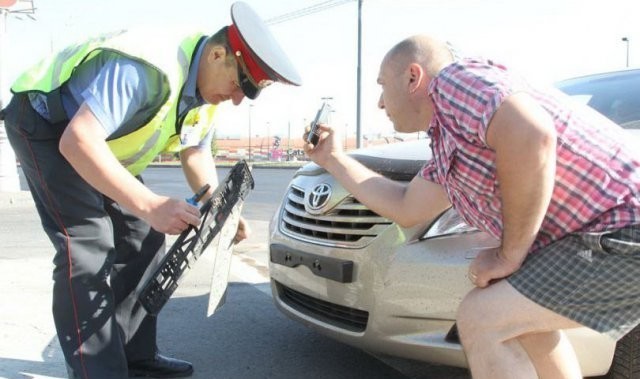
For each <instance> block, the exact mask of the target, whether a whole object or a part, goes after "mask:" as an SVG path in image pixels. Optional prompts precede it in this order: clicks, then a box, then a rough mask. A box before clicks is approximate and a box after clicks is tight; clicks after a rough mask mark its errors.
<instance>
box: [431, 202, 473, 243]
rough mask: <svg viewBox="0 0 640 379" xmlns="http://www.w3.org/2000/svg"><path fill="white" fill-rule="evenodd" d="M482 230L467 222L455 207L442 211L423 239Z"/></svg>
mask: <svg viewBox="0 0 640 379" xmlns="http://www.w3.org/2000/svg"><path fill="white" fill-rule="evenodd" d="M479 231H480V230H479V229H477V228H474V227H473V226H470V225H469V224H467V223H466V222H465V221H464V220H463V219H462V217H460V215H459V214H458V212H456V211H455V210H454V209H453V207H451V208H449V209H447V210H446V211H444V212H442V213H441V214H440V215H439V216H438V217H436V219H435V221H433V222H432V223H431V225H429V227H428V228H427V230H426V232H425V233H424V234H423V235H422V237H420V239H421V240H425V239H429V238H438V237H446V236H451V235H456V234H465V233H476V232H479Z"/></svg>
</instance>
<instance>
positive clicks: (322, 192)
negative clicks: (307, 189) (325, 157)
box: [307, 183, 331, 211]
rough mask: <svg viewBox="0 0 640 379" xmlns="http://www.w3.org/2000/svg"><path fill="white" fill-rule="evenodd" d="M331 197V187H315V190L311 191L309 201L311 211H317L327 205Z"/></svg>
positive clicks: (326, 185) (319, 185) (322, 185)
mask: <svg viewBox="0 0 640 379" xmlns="http://www.w3.org/2000/svg"><path fill="white" fill-rule="evenodd" d="M330 197H331V186H330V185H328V184H327V183H321V184H318V185H317V186H315V187H313V190H311V195H310V196H309V199H308V200H307V205H308V206H309V209H312V210H314V211H317V210H319V209H320V208H322V207H324V206H325V205H327V203H328V202H329V198H330Z"/></svg>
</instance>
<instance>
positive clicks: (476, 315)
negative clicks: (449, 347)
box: [456, 289, 487, 346]
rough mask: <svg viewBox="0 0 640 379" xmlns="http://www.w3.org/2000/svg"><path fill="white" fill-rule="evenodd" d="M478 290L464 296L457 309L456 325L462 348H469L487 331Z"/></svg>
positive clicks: (485, 318) (484, 313)
mask: <svg viewBox="0 0 640 379" xmlns="http://www.w3.org/2000/svg"><path fill="white" fill-rule="evenodd" d="M479 291H480V290H478V289H474V290H472V291H471V292H469V293H468V294H467V296H465V298H464V299H463V300H462V302H461V303H460V307H458V313H457V315H456V324H457V326H458V334H459V335H460V341H461V342H462V344H463V345H464V346H469V345H470V344H471V343H472V342H473V341H477V339H478V338H479V337H480V336H481V334H482V333H483V332H486V331H487V325H486V322H487V317H486V312H485V311H484V310H483V309H482V307H483V304H482V302H481V301H480V299H479V298H480V296H479V294H478V292H479Z"/></svg>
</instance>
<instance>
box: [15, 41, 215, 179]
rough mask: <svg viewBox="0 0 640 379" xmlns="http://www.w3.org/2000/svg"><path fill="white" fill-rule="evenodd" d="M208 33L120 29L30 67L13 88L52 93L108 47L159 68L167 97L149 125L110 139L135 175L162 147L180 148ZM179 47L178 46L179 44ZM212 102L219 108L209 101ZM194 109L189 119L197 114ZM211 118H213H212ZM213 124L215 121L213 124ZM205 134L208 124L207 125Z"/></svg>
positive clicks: (160, 92)
mask: <svg viewBox="0 0 640 379" xmlns="http://www.w3.org/2000/svg"><path fill="white" fill-rule="evenodd" d="M203 36H204V34H203V33H192V34H190V35H187V36H186V37H185V35H184V34H181V33H177V32H175V31H172V30H167V29H165V30H164V31H160V32H158V31H150V30H149V31H142V30H139V31H135V32H127V31H120V32H116V33H111V34H105V35H102V36H100V37H97V38H93V39H90V40H88V41H86V42H84V43H81V44H76V45H72V46H69V47H67V48H66V49H64V50H62V51H60V52H58V53H57V54H54V55H52V56H51V57H49V58H46V59H44V60H43V61H41V62H40V63H38V64H37V65H36V66H35V67H32V68H31V69H30V70H27V71H26V72H24V73H23V74H22V75H21V76H20V77H19V78H18V79H17V80H16V81H15V83H14V84H13V86H12V87H11V92H13V93H15V94H18V93H27V92H40V93H45V94H50V93H51V92H53V91H58V90H59V88H60V86H62V85H63V84H64V83H66V82H67V81H68V80H69V78H70V77H71V75H73V72H74V69H75V68H76V67H77V66H78V65H80V64H81V63H82V62H85V61H86V60H88V59H90V58H92V57H93V56H95V55H96V54H99V53H100V52H102V51H113V52H116V53H119V54H122V55H123V56H126V57H129V58H131V59H135V60H137V61H138V62H141V63H143V64H146V65H148V66H149V67H151V68H152V69H155V70H158V71H159V72H160V73H161V74H162V76H163V79H164V80H163V82H164V85H163V87H162V88H159V89H158V96H162V98H163V101H161V102H159V103H160V104H161V105H160V106H158V108H157V109H156V111H155V116H153V117H152V118H151V119H150V120H149V121H148V122H147V123H146V124H145V125H143V126H141V127H140V128H138V129H137V130H135V131H133V132H131V133H129V134H127V135H124V136H122V137H119V138H116V139H113V140H108V141H107V144H108V145H109V147H110V148H111V151H112V152H113V154H114V155H115V156H116V158H117V159H118V160H119V161H120V163H121V164H122V165H123V166H124V167H126V168H127V170H129V172H131V173H132V174H133V175H138V174H139V173H140V172H142V171H143V170H144V169H145V168H146V167H147V166H148V165H149V163H151V161H153V159H154V158H155V157H156V156H157V155H158V154H159V153H161V152H175V151H179V148H180V144H179V143H176V140H178V137H179V136H178V135H177V131H179V130H180V126H179V125H178V122H179V120H178V119H177V114H178V112H177V107H178V102H179V96H180V92H181V88H182V86H183V85H184V83H185V81H186V78H187V75H188V72H189V65H190V63H191V60H192V59H193V55H194V52H195V49H196V46H197V45H198V42H199V41H200V40H201V38H202V37H203ZM174 47H175V48H174ZM207 107H213V106H208V105H207ZM197 112H198V110H197V109H192V110H191V111H190V112H189V114H188V115H187V117H186V119H185V120H186V121H185V124H187V122H189V121H190V120H191V119H193V117H194V114H197ZM208 121H209V122H210V120H208ZM207 126H210V125H207ZM202 129H203V131H202V136H204V134H206V131H207V130H208V128H202Z"/></svg>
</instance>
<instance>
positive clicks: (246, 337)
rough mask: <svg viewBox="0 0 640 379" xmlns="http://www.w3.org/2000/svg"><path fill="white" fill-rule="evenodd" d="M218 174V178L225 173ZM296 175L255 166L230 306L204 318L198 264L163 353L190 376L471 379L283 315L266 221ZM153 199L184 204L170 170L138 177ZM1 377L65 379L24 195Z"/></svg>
mask: <svg viewBox="0 0 640 379" xmlns="http://www.w3.org/2000/svg"><path fill="white" fill-rule="evenodd" d="M226 172H227V170H226V169H219V176H220V177H221V178H223V177H224V176H225V175H226ZM293 173H294V170H290V169H266V168H258V169H254V172H253V174H254V178H255V181H256V188H255V190H254V191H252V192H251V193H250V195H249V196H248V198H247V201H246V202H245V206H244V210H243V215H244V217H245V218H246V219H247V220H248V221H249V222H250V224H251V227H252V236H251V237H250V238H249V239H248V240H246V241H243V242H242V243H241V244H239V245H237V246H236V248H235V249H234V257H233V262H232V268H231V275H230V283H229V288H228V293H227V301H226V304H225V305H224V307H222V308H221V309H220V310H219V311H218V312H216V313H215V314H213V315H212V316H211V317H207V315H206V309H207V303H208V289H209V285H210V280H209V278H210V270H211V263H212V261H211V260H210V259H209V258H210V257H206V254H205V255H203V259H201V260H200V261H199V263H198V264H197V265H196V266H195V267H194V269H192V270H191V271H190V272H189V274H188V275H187V276H186V277H185V279H184V281H182V283H181V284H180V287H179V288H178V290H177V291H176V292H175V293H174V296H173V298H172V299H171V300H170V301H169V302H168V304H167V305H166V306H165V308H164V309H163V311H162V312H161V314H160V316H159V332H158V345H159V347H160V349H161V350H162V352H163V353H165V354H167V355H170V356H175V357H179V358H183V359H188V360H190V361H191V362H193V363H194V366H195V370H196V372H195V374H194V376H193V378H194V379H213V378H227V379H252V378H256V379H264V378H278V379H294V378H295V379H299V378H302V377H307V378H313V379H316V378H317V379H322V378H327V379H328V378H331V379H342V378H344V379H347V378H350V379H351V378H371V379H378V378H379V379H382V378H385V379H408V378H411V379H426V378H430V379H445V378H446V379H456V378H459V379H463V378H464V379H467V378H469V376H468V374H467V372H466V370H461V369H457V368H451V367H443V366H433V365H428V364H425V363H421V362H413V361H407V360H402V359H396V358H390V357H380V356H374V355H371V354H369V353H367V352H364V351H362V350H359V349H356V348H352V347H350V346H347V345H344V344H341V343H338V342H336V341H333V340H331V339H329V338H327V337H324V336H323V335H320V334H318V333H316V332H314V331H312V330H310V329H308V328H306V327H304V326H302V325H300V324H298V323H296V322H294V321H291V320H289V319H288V318H286V317H285V316H283V315H282V314H281V313H280V312H279V311H278V310H277V309H276V308H275V306H274V305H273V301H272V298H271V292H270V287H269V283H268V265H267V233H268V223H269V221H270V219H271V217H272V215H273V213H274V212H275V210H276V208H277V205H278V203H279V202H280V200H281V198H282V196H283V195H284V191H285V189H286V186H287V183H288V181H289V180H290V178H291V177H292V175H293ZM143 176H144V178H145V181H146V183H147V185H149V186H150V187H151V188H152V189H154V190H155V191H157V192H159V193H163V194H167V195H170V196H175V197H179V198H186V197H188V196H190V191H189V189H188V188H187V186H186V184H185V183H184V180H183V179H182V175H181V170H179V169H176V168H152V169H149V170H147V172H145V174H144V175H143ZM0 241H1V242H0V288H1V290H0V378H7V379H19V378H20V379H22V378H64V377H66V371H65V369H64V361H63V358H62V353H61V350H60V348H59V346H58V342H57V339H56V336H55V330H54V328H53V323H52V320H51V313H50V304H51V295H50V286H51V279H50V278H51V258H52V253H51V247H50V243H49V241H48V240H47V239H46V236H45V235H44V233H43V232H42V231H41V230H40V226H39V221H38V217H37V215H36V211H35V209H34V206H33V202H32V201H31V199H30V196H29V194H28V193H27V192H20V193H0Z"/></svg>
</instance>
